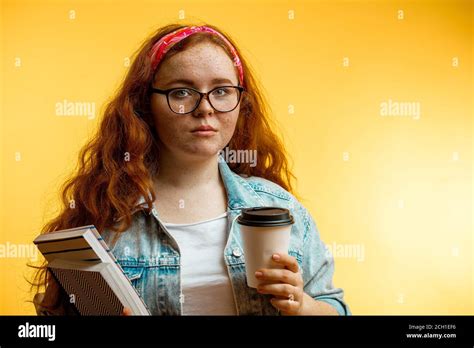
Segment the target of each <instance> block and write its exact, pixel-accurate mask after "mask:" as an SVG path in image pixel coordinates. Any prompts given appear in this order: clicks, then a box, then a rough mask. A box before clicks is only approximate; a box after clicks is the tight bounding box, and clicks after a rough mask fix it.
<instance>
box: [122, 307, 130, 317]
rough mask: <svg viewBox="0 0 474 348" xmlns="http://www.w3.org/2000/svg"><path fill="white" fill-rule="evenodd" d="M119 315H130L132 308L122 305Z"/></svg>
mask: <svg viewBox="0 0 474 348" xmlns="http://www.w3.org/2000/svg"><path fill="white" fill-rule="evenodd" d="M121 315H126V316H129V315H132V310H131V309H130V308H128V307H123V311H122V314H121Z"/></svg>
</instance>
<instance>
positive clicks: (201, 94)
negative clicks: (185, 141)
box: [150, 86, 245, 115]
mask: <svg viewBox="0 0 474 348" xmlns="http://www.w3.org/2000/svg"><path fill="white" fill-rule="evenodd" d="M226 87H232V88H236V89H237V90H238V91H239V98H238V100H237V103H236V104H235V106H234V107H233V108H232V109H231V110H227V111H220V110H218V109H216V108H215V107H214V105H212V102H211V100H210V99H209V94H210V93H212V92H214V91H215V90H216V89H219V88H226ZM177 89H189V90H192V91H194V92H196V93H198V94H199V100H198V101H197V102H196V105H195V106H194V108H193V109H192V110H191V111H188V112H182V113H181V112H176V111H174V110H173V109H172V108H171V104H170V98H169V94H170V93H171V92H172V91H175V90H177ZM150 90H151V92H152V93H158V94H165V95H166V101H167V102H168V107H169V108H170V110H171V111H172V112H174V113H175V114H177V115H187V114H190V113H191V112H194V111H195V110H196V109H197V108H198V106H199V105H200V104H201V101H202V98H203V97H204V98H206V99H207V101H208V102H209V104H210V105H211V107H212V108H213V109H214V110H216V111H217V112H231V111H233V110H235V108H236V107H237V106H238V105H239V103H240V100H241V99H242V93H243V92H244V91H245V87H242V86H217V87H215V88H213V89H211V90H210V91H208V92H206V93H203V92H200V91H198V90H197V89H194V88H191V87H174V88H169V89H159V88H155V87H153V86H150Z"/></svg>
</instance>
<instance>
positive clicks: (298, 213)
mask: <svg viewBox="0 0 474 348" xmlns="http://www.w3.org/2000/svg"><path fill="white" fill-rule="evenodd" d="M219 172H220V175H221V177H222V180H223V182H224V186H225V189H226V191H227V197H228V202H227V213H228V214H227V218H228V229H229V234H228V239H227V244H226V246H225V248H224V250H223V255H222V257H223V258H224V261H225V264H226V266H227V271H228V275H229V279H230V282H231V285H232V290H233V295H234V302H235V306H236V312H237V314H238V315H280V312H279V311H278V310H277V309H276V308H275V307H273V306H272V305H271V303H270V298H271V297H273V295H271V294H260V293H258V292H257V290H256V289H254V288H250V287H248V286H247V284H246V274H245V254H244V249H243V242H242V238H241V235H240V226H239V224H238V223H237V222H236V218H237V217H238V215H239V214H240V211H241V209H242V208H248V207H260V206H276V207H282V208H287V209H289V210H290V212H291V214H292V215H293V217H294V220H295V223H294V224H293V225H292V227H291V235H290V245H289V249H288V254H289V255H291V256H294V257H295V258H296V260H297V261H298V264H299V268H300V272H301V273H302V277H303V280H304V288H303V290H304V291H305V292H306V293H307V294H308V295H309V296H311V297H312V298H314V299H316V300H319V301H324V302H326V303H328V304H330V305H332V306H333V307H334V308H335V309H336V310H337V312H338V313H339V314H340V315H350V314H351V312H350V310H349V307H348V305H347V304H346V303H345V301H344V299H343V296H344V292H343V290H342V289H340V288H335V287H334V286H333V282H332V277H333V273H334V260H333V258H332V255H331V254H330V253H329V252H327V249H326V247H325V245H324V243H323V242H322V241H321V239H320V235H319V232H318V229H317V227H316V224H315V221H314V220H313V218H312V217H311V215H310V214H309V212H308V211H307V210H306V209H305V208H304V207H303V206H302V205H301V204H300V203H299V202H298V201H297V200H296V198H295V197H294V196H293V195H291V194H290V193H289V192H288V191H286V190H285V189H283V188H282V187H281V186H279V185H277V184H275V183H273V182H271V181H269V180H266V179H263V178H260V177H253V176H252V177H243V176H240V175H238V174H236V173H234V172H233V171H232V170H231V169H230V168H229V166H228V165H227V163H226V162H225V161H224V160H223V158H222V157H221V156H220V157H219ZM158 199H159V198H158ZM203 199H205V198H203ZM144 202H145V199H144V197H141V199H140V201H139V202H138V204H137V206H136V209H135V210H134V211H133V213H132V214H133V216H132V218H133V220H132V225H131V226H130V228H129V230H127V231H125V232H122V234H121V236H120V237H119V238H118V240H117V242H116V243H115V244H114V245H111V243H110V241H111V240H112V239H113V237H114V234H115V232H113V231H110V230H105V231H102V236H103V237H104V240H105V241H106V242H107V243H108V244H109V246H110V248H111V250H112V253H113V254H114V256H115V258H116V259H117V261H118V263H119V264H120V265H121V267H122V268H123V270H124V272H125V274H126V275H127V277H128V278H129V279H130V281H131V282H132V284H133V286H134V287H135V288H136V289H137V291H138V293H139V294H140V295H141V296H142V298H143V300H144V302H145V304H146V305H147V307H148V309H149V310H150V312H151V314H152V315H182V313H183V302H184V301H186V299H185V298H184V296H183V295H182V286H181V278H180V250H179V247H178V244H177V242H176V240H175V239H174V238H173V237H172V236H171V235H170V233H169V232H168V231H167V230H166V228H165V227H164V224H163V222H162V221H161V220H160V216H159V214H158V211H157V210H156V209H155V208H153V209H152V210H151V211H150V212H147V209H145V208H146V206H143V203H144Z"/></svg>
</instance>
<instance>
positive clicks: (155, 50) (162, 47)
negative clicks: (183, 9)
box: [150, 25, 244, 86]
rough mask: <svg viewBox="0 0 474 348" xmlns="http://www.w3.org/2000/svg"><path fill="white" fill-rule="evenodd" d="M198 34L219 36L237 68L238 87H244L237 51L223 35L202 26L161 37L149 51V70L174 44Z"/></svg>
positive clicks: (154, 67) (153, 67)
mask: <svg viewBox="0 0 474 348" xmlns="http://www.w3.org/2000/svg"><path fill="white" fill-rule="evenodd" d="M199 32H207V33H211V34H213V35H217V36H219V37H220V38H221V39H222V40H223V41H224V42H225V43H226V45H227V47H229V49H230V51H231V52H232V56H233V62H234V66H235V67H237V70H238V71H239V81H240V85H241V86H243V85H244V70H243V68H242V63H241V61H240V58H239V56H238V54H237V51H236V50H235V48H234V46H232V44H231V43H230V42H229V40H227V39H226V38H225V37H224V35H222V34H221V33H219V32H218V31H216V30H214V29H212V28H209V27H206V26H205V25H203V26H192V27H184V28H181V29H178V30H176V31H173V32H171V33H169V34H167V35H165V36H163V37H162V38H161V39H160V40H158V42H156V43H155V44H154V45H153V47H152V49H151V53H150V56H151V68H152V69H153V71H154V70H155V69H156V67H157V66H158V64H159V63H160V62H161V60H162V59H163V57H164V55H165V54H166V52H168V51H169V49H170V48H171V47H172V46H173V45H174V44H176V43H178V42H180V41H181V40H183V39H185V38H187V37H188V36H190V35H192V34H195V33H199Z"/></svg>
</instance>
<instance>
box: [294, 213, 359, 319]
mask: <svg viewBox="0 0 474 348" xmlns="http://www.w3.org/2000/svg"><path fill="white" fill-rule="evenodd" d="M300 208H301V209H302V214H303V224H304V230H305V231H304V236H303V265H302V266H303V274H302V276H303V281H304V288H303V290H304V291H305V292H306V293H307V294H308V295H309V296H311V297H312V298H314V299H315V300H318V301H324V302H327V303H329V304H330V305H332V306H333V307H334V308H336V310H337V312H338V313H339V315H351V312H350V309H349V306H348V305H347V304H346V303H345V301H344V291H343V290H342V289H340V288H335V287H334V285H333V275H334V259H333V256H332V254H331V253H330V252H329V250H328V249H327V248H326V246H325V244H324V243H323V242H322V240H321V238H320V234H319V231H318V228H317V226H316V223H315V221H314V220H313V218H312V217H311V215H310V213H309V212H308V211H307V210H306V209H305V208H304V207H303V206H301V205H300Z"/></svg>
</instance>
